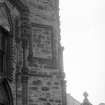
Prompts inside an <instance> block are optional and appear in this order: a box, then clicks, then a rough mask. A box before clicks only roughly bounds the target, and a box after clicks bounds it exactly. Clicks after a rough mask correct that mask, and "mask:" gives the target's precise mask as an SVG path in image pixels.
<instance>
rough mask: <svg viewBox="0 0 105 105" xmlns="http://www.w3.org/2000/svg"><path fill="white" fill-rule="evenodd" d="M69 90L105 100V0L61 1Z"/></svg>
mask: <svg viewBox="0 0 105 105" xmlns="http://www.w3.org/2000/svg"><path fill="white" fill-rule="evenodd" d="M60 17H61V19H60V21H61V39H62V41H61V42H62V45H63V46H64V71H65V73H66V80H67V92H68V93H70V94H71V95H72V96H73V97H74V98H76V99H77V100H78V101H80V102H82V101H83V98H84V97H83V92H84V91H87V92H88V93H89V100H90V102H91V103H92V104H93V105H98V104H99V103H101V102H104V103H105V0H60Z"/></svg>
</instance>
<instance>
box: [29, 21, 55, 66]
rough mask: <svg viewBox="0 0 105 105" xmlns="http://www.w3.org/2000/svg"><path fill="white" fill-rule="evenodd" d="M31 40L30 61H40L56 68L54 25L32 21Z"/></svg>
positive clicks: (34, 62) (33, 62)
mask: <svg viewBox="0 0 105 105" xmlns="http://www.w3.org/2000/svg"><path fill="white" fill-rule="evenodd" d="M30 40H31V41H30V48H31V49H30V50H29V61H30V62H32V64H36V63H40V64H45V65H46V66H49V67H50V66H51V67H55V68H56V67H57V65H56V64H55V63H56V61H57V60H56V56H57V54H56V50H55V46H56V43H55V41H54V34H53V27H52V26H47V25H42V24H41V25H40V24H36V23H32V36H31V39H30Z"/></svg>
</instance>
